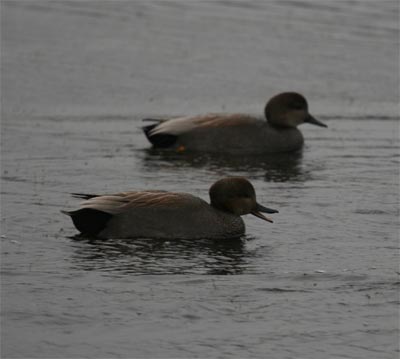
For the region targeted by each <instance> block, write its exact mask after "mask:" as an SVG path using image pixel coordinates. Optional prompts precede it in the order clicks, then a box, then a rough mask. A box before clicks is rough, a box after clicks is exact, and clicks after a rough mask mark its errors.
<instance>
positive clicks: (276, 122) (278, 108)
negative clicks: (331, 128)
mask: <svg viewBox="0 0 400 359" xmlns="http://www.w3.org/2000/svg"><path fill="white" fill-rule="evenodd" d="M265 117H266V118H267V121H268V122H269V123H270V124H271V125H273V126H277V127H297V126H298V125H301V124H302V123H305V122H307V123H312V124H313V125H317V126H321V127H328V126H327V125H325V124H324V123H322V122H320V121H318V120H317V119H316V118H314V117H313V116H311V114H310V113H309V112H308V103H307V100H306V99H305V98H304V96H302V95H300V94H299V93H296V92H283V93H280V94H278V95H276V96H274V97H272V98H271V99H270V100H269V101H268V102H267V105H266V106H265Z"/></svg>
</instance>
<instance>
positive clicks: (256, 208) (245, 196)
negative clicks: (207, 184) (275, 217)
mask: <svg viewBox="0 0 400 359" xmlns="http://www.w3.org/2000/svg"><path fill="white" fill-rule="evenodd" d="M209 193H210V200H211V206H213V207H214V208H216V209H219V210H221V211H224V212H228V213H232V214H235V215H238V216H242V215H244V214H249V213H250V214H252V215H254V216H256V217H259V218H261V219H263V220H265V221H268V222H273V221H272V219H270V218H268V217H266V216H264V215H263V214H262V213H261V212H264V213H278V211H277V210H275V209H270V208H266V207H264V206H262V205H261V204H259V203H257V200H256V192H255V190H254V187H253V185H252V184H251V183H250V182H249V181H248V180H247V179H246V178H244V177H226V178H223V179H220V180H219V181H217V182H215V183H214V184H213V185H212V186H211V188H210V191H209Z"/></svg>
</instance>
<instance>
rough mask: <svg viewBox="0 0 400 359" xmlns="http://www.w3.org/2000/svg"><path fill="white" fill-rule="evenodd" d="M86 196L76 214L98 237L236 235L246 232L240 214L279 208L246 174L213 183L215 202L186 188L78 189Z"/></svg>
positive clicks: (85, 231)
mask: <svg viewBox="0 0 400 359" xmlns="http://www.w3.org/2000/svg"><path fill="white" fill-rule="evenodd" d="M72 195H73V196H74V197H76V198H80V199H84V201H83V202H82V203H81V204H80V207H79V208H78V209H76V210H73V211H61V212H62V213H64V214H66V215H68V216H70V217H71V219H72V222H73V224H74V226H75V227H76V229H77V230H78V231H79V232H80V233H81V235H84V236H86V237H92V238H93V237H94V238H99V239H112V238H114V239H135V238H153V239H166V240H171V239H188V240H191V239H231V238H240V237H241V236H243V235H244V234H245V224H244V221H243V219H242V218H241V216H243V215H245V214H252V215H254V216H256V217H258V218H260V219H262V220H264V221H267V222H273V220H272V219H271V218H269V217H267V216H265V215H264V214H263V213H278V211H277V210H275V209H271V208H267V207H264V206H262V205H261V204H259V203H258V202H257V200H256V192H255V189H254V187H253V185H252V184H251V183H250V182H249V181H248V180H247V179H246V178H244V177H225V178H222V179H220V180H218V181H216V182H215V183H214V184H213V185H212V186H211V187H210V189H209V196H210V203H207V202H206V201H204V200H203V199H201V198H199V197H196V196H193V195H191V194H188V193H182V192H169V191H162V190H146V191H128V192H120V193H115V194H105V195H96V194H82V193H73V194H72Z"/></svg>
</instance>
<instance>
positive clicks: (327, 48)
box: [1, 0, 399, 359]
mask: <svg viewBox="0 0 400 359" xmlns="http://www.w3.org/2000/svg"><path fill="white" fill-rule="evenodd" d="M398 20H399V5H398V2H397V1H376V2H372V1H288V0H285V1H284V0H281V1H222V0H221V1H208V2H206V1H131V2H127V1H96V2H94V1H39V0H30V1H29V0H24V1H23V0H20V1H19V0H17V1H2V2H1V62H2V71H1V76H2V79H1V90H2V103H1V105H2V118H1V176H2V180H1V215H2V219H1V249H2V256H1V268H2V274H1V309H2V324H1V356H2V357H3V358H27V357H29V358H81V357H82V358H83V357H85V358H210V357H215V358H236V357H237V358H307V359H313V358H316V359H317V358H397V357H398V355H399V350H398V338H399V337H398V334H399V333H398V323H399V322H398V319H399V318H398V308H399V307H398V304H399V292H398V288H399V278H398V276H399V266H398V254H399V251H398V250H399V232H398V228H399V227H398V225H399V220H398V218H399V217H398V216H399V213H398V198H399V124H398V100H399V91H398V86H399V69H398V66H399V25H398ZM287 90H295V91H299V92H302V93H303V94H304V95H305V96H306V97H307V98H308V100H309V103H310V109H311V112H312V113H313V114H314V115H315V116H316V117H318V118H319V119H321V120H323V121H324V122H326V123H327V124H328V126H329V128H328V129H321V128H316V127H312V126H308V125H304V126H302V127H301V130H302V131H303V134H304V136H305V138H306V146H305V148H304V150H303V151H302V152H301V153H298V154H284V155H274V156H263V157H256V158H243V157H223V156H222V157H208V156H205V155H192V156H188V155H187V156H186V155H182V154H163V153H160V152H157V151H152V150H150V146H149V145H148V143H147V142H146V140H145V138H144V136H143V135H142V133H141V130H140V126H141V122H140V119H141V117H142V116H144V115H146V116H148V115H163V114H168V115H178V114H197V113H203V112H208V111H228V112H230V111H232V112H233V111H240V112H242V111H243V112H245V111H249V112H252V113H256V114H257V113H259V114H261V112H262V109H263V106H264V103H265V101H266V99H268V98H269V97H270V96H272V95H274V94H276V93H278V92H280V91H287ZM225 175H243V176H246V177H248V178H249V179H250V180H251V181H252V183H253V184H254V186H255V187H256V190H257V194H258V198H259V201H260V202H261V203H263V204H264V205H267V206H270V207H272V208H277V209H279V210H280V213H279V214H277V215H274V219H275V223H274V224H269V223H265V222H262V221H259V220H258V219H256V218H254V217H252V218H250V217H249V216H247V217H245V218H244V219H245V222H246V225H247V235H246V237H245V238H243V239H242V240H240V241H234V242H211V241H207V240H204V241H198V242H174V241H169V242H160V241H153V240H136V241H133V242H129V241H121V240H109V241H103V242H100V241H97V242H96V241H88V240H77V239H73V238H71V237H72V236H74V234H75V233H76V231H75V229H74V228H73V226H72V224H71V223H70V221H69V219H68V218H67V217H66V216H63V215H61V214H60V212H59V210H60V209H70V208H74V207H75V206H76V204H77V201H76V200H73V199H71V198H70V196H69V193H70V192H77V191H78V192H95V193H96V192H100V193H102V192H110V191H120V190H127V189H145V188H147V189H149V188H152V189H167V190H173V191H184V192H190V193H193V194H195V195H198V196H200V197H202V198H204V199H207V191H208V188H209V186H210V184H211V183H212V182H213V181H214V180H216V179H219V178H220V177H222V176H225Z"/></svg>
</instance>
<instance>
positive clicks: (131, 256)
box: [72, 235, 254, 275]
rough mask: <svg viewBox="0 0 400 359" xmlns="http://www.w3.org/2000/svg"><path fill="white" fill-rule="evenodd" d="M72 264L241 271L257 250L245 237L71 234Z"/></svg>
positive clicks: (131, 270)
mask: <svg viewBox="0 0 400 359" xmlns="http://www.w3.org/2000/svg"><path fill="white" fill-rule="evenodd" d="M72 239H73V240H74V241H75V246H76V251H75V253H74V255H73V257H72V261H73V264H74V265H75V266H78V267H79V268H82V269H84V270H103V271H108V272H118V273H124V274H213V275H222V274H240V273H242V272H243V271H245V270H246V267H247V265H248V263H249V259H250V258H251V257H252V256H254V253H253V252H252V251H250V250H248V249H246V245H245V242H246V239H245V238H242V239H229V240H219V241H212V240H206V239H204V240H196V241H189V240H173V241H165V240H154V239H135V240H130V241H128V240H115V239H110V240H98V239H89V238H85V237H82V236H81V235H78V236H75V237H72Z"/></svg>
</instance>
